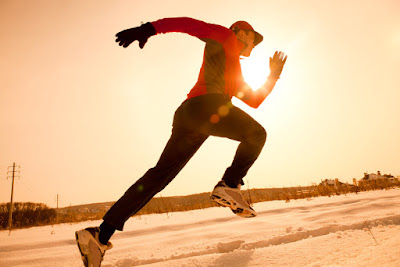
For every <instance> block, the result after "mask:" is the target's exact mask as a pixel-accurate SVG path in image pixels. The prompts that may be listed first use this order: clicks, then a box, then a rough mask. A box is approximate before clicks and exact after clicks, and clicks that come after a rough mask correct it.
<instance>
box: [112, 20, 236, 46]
mask: <svg viewBox="0 0 400 267" xmlns="http://www.w3.org/2000/svg"><path fill="white" fill-rule="evenodd" d="M169 32H181V33H186V34H189V35H192V36H195V37H197V38H200V39H213V40H216V41H218V42H220V43H223V42H225V40H226V39H228V38H229V37H230V36H231V35H232V34H233V32H232V31H231V30H229V29H227V28H225V27H223V26H220V25H216V24H210V23H206V22H203V21H200V20H196V19H192V18H186V17H182V18H164V19H160V20H157V21H154V22H151V23H150V22H148V23H146V24H143V25H141V26H140V27H136V28H131V29H126V30H123V31H121V32H119V33H117V34H116V37H117V39H116V42H118V43H119V45H120V46H123V47H125V48H126V47H128V46H129V45H130V44H131V43H132V42H134V41H139V47H140V48H143V47H144V45H145V44H146V42H147V40H148V39H149V38H150V37H151V36H153V35H156V34H161V33H169Z"/></svg>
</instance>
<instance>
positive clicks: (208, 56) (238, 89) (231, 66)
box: [151, 18, 268, 108]
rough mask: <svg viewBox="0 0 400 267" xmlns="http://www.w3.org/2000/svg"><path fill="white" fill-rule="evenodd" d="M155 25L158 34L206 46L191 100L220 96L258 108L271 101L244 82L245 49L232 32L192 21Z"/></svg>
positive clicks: (190, 19) (217, 26)
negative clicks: (196, 40) (180, 35)
mask: <svg viewBox="0 0 400 267" xmlns="http://www.w3.org/2000/svg"><path fill="white" fill-rule="evenodd" d="M151 24H152V25H153V26H154V28H155V30H156V34H161V33H168V32H181V33H187V34H189V35H191V36H195V37H197V38H199V39H200V40H202V41H204V42H205V43H206V47H205V50H204V57H203V64H202V66H201V69H200V74H199V78H198V80H197V83H196V84H195V86H194V87H193V88H192V90H191V91H190V92H189V94H188V98H192V97H195V96H199V95H204V94H212V93H218V94H224V95H226V96H228V97H229V98H232V97H233V96H236V97H238V98H239V99H241V100H242V101H243V102H245V103H246V104H247V105H249V106H251V107H254V108H257V107H258V106H259V105H260V104H261V103H262V102H263V101H264V99H265V98H266V97H267V95H268V94H264V93H257V92H255V91H253V90H252V89H251V88H250V87H249V86H248V85H247V83H246V82H245V81H244V78H243V75H242V70H241V67H240V62H239V59H240V52H241V50H242V49H243V48H244V46H245V45H244V43H242V42H241V41H239V40H238V39H237V37H236V35H235V33H234V32H233V31H232V30H230V29H228V28H225V27H223V26H220V25H216V24H209V23H205V22H203V21H199V20H195V19H192V18H165V19H160V20H157V21H155V22H152V23H151ZM259 90H261V89H259Z"/></svg>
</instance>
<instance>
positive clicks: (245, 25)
mask: <svg viewBox="0 0 400 267" xmlns="http://www.w3.org/2000/svg"><path fill="white" fill-rule="evenodd" d="M235 28H237V29H239V30H250V31H253V32H254V34H255V39H254V45H258V44H259V43H261V42H262V40H263V39H264V37H263V36H262V35H261V34H259V33H258V32H256V31H255V30H254V29H253V27H252V26H251V25H250V24H249V23H248V22H246V21H243V20H240V21H236V22H235V23H233V24H232V26H231V27H230V28H229V29H231V30H233V29H235Z"/></svg>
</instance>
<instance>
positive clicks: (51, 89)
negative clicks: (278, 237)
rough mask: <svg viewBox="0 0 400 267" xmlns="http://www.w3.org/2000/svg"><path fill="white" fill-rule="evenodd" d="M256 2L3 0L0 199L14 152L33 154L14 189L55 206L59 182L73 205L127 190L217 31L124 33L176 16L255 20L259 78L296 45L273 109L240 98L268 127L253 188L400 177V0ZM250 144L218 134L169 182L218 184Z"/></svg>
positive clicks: (188, 190) (23, 157)
mask: <svg viewBox="0 0 400 267" xmlns="http://www.w3.org/2000/svg"><path fill="white" fill-rule="evenodd" d="M215 2H216V3H215ZM251 3H252V4H251V5H250V4H246V5H244V2H243V1H211V0H202V1H189V2H188V1H178V0H175V1H154V0H153V1H122V0H121V1H100V2H99V1H77V0H73V1H51V0H41V1H22V0H21V1H20V0H15V1H14V0H13V1H11V0H2V1H1V2H0V38H1V50H0V81H1V88H0V151H1V153H0V202H7V201H9V197H10V188H11V181H10V180H7V179H6V174H7V166H9V165H12V163H13V162H16V163H17V164H18V165H21V179H18V180H16V185H15V195H14V196H15V197H14V201H32V202H43V203H46V204H48V205H50V206H53V207H54V206H55V205H56V202H55V201H56V195H57V194H59V196H60V206H67V205H70V204H72V205H74V204H82V203H91V202H103V201H114V200H117V199H118V198H119V197H120V196H121V195H122V194H123V193H124V192H125V190H126V189H127V188H128V187H129V186H130V185H131V184H132V183H133V182H134V181H136V179H138V178H140V177H141V175H142V174H144V172H146V171H147V169H149V168H151V167H153V166H154V164H155V163H156V161H157V159H158V157H159V155H160V153H161V151H162V149H163V148H164V145H165V142H166V141H167V140H168V138H169V135H170V131H171V122H172V116H173V114H174V111H175V109H176V108H177V107H178V106H179V104H180V103H181V102H182V101H183V100H184V99H185V97H186V94H187V93H188V92H189V90H190V89H191V87H192V86H193V85H194V83H195V82H196V80H197V75H198V71H199V68H200V66H201V60H202V55H203V48H204V43H203V42H202V41H200V40H198V39H196V38H194V37H191V36H188V35H184V34H178V33H173V34H166V35H160V36H155V37H152V38H151V39H150V40H149V42H148V43H147V45H146V47H145V49H143V50H141V49H139V48H138V47H137V45H132V46H130V47H129V48H128V49H122V48H120V47H119V46H118V45H117V44H116V43H115V42H114V40H115V38H114V35H115V33H116V32H118V31H120V30H122V29H125V28H128V27H134V26H139V25H140V23H141V22H147V21H154V20H157V19H159V18H164V17H176V16H189V17H193V18H196V19H200V20H204V21H206V22H210V23H217V24H221V25H224V26H227V27H229V26H230V25H231V24H232V23H233V22H234V21H236V20H246V21H248V22H250V23H251V24H252V25H253V27H254V28H256V30H257V31H259V32H260V33H262V34H263V35H264V41H263V42H262V43H261V44H260V45H259V46H257V48H256V49H255V50H254V51H253V55H252V57H251V58H249V59H245V60H243V61H242V65H243V69H244V73H245V74H246V73H249V74H248V75H247V76H246V77H245V78H247V80H248V82H249V83H252V82H254V79H255V78H254V77H253V75H250V73H257V74H259V76H262V78H263V76H266V75H268V57H269V56H271V55H272V54H273V52H274V51H275V50H281V51H283V52H285V53H287V54H288V61H287V63H286V66H285V68H284V70H283V74H282V76H281V80H280V81H279V82H278V84H277V86H276V88H275V89H274V91H273V93H272V94H271V95H270V96H269V97H268V98H267V100H266V101H265V102H264V103H263V104H262V105H261V106H260V108H258V109H256V110H254V109H251V108H249V107H246V106H245V105H243V104H242V103H240V102H239V101H234V104H236V105H238V106H239V107H240V108H243V109H244V110H245V111H246V112H248V113H250V114H251V115H252V116H254V118H255V119H256V120H258V121H259V122H260V123H261V124H262V125H263V126H264V127H265V128H266V130H267V132H268V140H267V143H266V146H265V147H264V150H263V152H262V154H261V155H260V157H259V159H258V161H257V162H256V163H255V165H254V166H253V168H252V169H251V170H250V172H249V174H248V175H247V177H246V179H245V180H247V179H248V181H249V184H250V187H278V186H295V185H310V184H311V183H313V182H319V181H320V180H321V179H325V178H339V179H340V180H341V181H351V180H352V178H353V177H356V178H361V177H362V176H363V173H364V172H367V171H368V172H376V171H378V170H380V171H381V172H382V173H392V174H393V175H400V164H399V163H400V162H399V156H398V155H399V151H400V142H399V141H398V140H399V133H400V116H399V115H400V105H399V99H400V76H399V75H398V71H399V69H400V52H399V51H400V18H399V16H398V14H399V13H400V12H399V11H400V4H399V2H398V1H396V0H393V1H389V0H384V1H320V0H309V1H294V0H293V1H279V2H275V1H263V0H256V1H251ZM261 80H262V79H261ZM255 82H257V81H255ZM237 144H238V143H236V142H234V141H231V140H225V139H221V138H210V139H209V140H207V142H206V143H205V144H204V145H203V147H202V148H201V149H200V150H199V152H198V153H197V154H196V155H195V156H194V158H193V159H192V160H191V161H190V162H189V163H188V165H187V166H186V167H185V169H184V170H183V171H182V172H181V173H180V174H179V175H178V176H177V178H176V179H175V180H174V181H173V182H172V183H171V184H170V185H169V186H168V187H167V188H166V189H165V190H164V191H163V192H162V193H161V194H162V195H163V196H168V195H187V194H192V193H199V192H206V191H210V190H211V189H212V188H213V186H214V185H215V183H216V182H217V181H218V180H219V179H220V178H221V176H222V174H223V173H224V171H225V168H226V167H227V166H229V165H230V163H231V161H232V159H233V156H234V153H235V150H236V147H237ZM204 165H208V166H209V167H208V168H204V167H203V166H204Z"/></svg>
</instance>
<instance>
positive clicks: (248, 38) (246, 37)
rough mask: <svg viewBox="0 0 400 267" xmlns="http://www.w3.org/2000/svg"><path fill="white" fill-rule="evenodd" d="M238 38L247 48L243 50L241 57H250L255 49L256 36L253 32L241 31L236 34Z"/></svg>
mask: <svg viewBox="0 0 400 267" xmlns="http://www.w3.org/2000/svg"><path fill="white" fill-rule="evenodd" d="M236 36H237V38H238V39H239V40H240V41H242V42H243V43H245V44H246V45H247V46H246V47H245V48H244V49H243V50H242V52H241V53H240V55H242V56H244V57H249V56H250V54H251V51H252V50H253V48H254V47H255V45H254V40H255V34H254V32H253V31H244V30H239V32H238V33H237V34H236Z"/></svg>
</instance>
